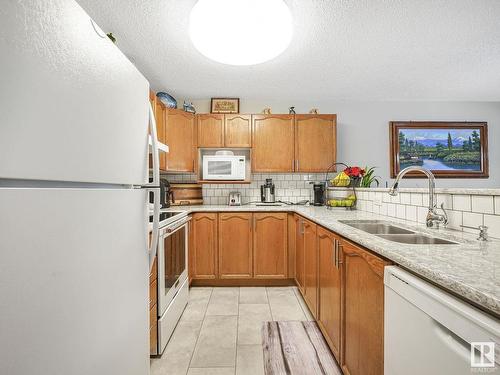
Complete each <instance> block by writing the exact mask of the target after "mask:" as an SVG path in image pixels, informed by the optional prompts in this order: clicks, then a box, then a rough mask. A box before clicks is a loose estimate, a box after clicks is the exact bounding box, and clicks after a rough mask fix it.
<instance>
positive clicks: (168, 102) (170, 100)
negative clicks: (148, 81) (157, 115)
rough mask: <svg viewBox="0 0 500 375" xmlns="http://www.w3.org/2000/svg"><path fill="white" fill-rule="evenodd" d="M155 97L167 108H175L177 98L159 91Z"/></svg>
mask: <svg viewBox="0 0 500 375" xmlns="http://www.w3.org/2000/svg"><path fill="white" fill-rule="evenodd" d="M156 97H157V98H158V99H160V101H161V102H162V103H163V104H165V106H166V107H167V108H174V109H175V108H177V100H175V98H174V97H173V96H172V95H170V94H167V93H166V92H159V93H157V94H156Z"/></svg>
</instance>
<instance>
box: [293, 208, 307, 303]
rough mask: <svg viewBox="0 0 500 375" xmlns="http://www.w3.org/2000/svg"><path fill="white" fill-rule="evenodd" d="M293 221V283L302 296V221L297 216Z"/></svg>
mask: <svg viewBox="0 0 500 375" xmlns="http://www.w3.org/2000/svg"><path fill="white" fill-rule="evenodd" d="M294 220H295V282H296V283H297V286H298V288H299V290H300V291H301V292H302V294H304V285H305V283H304V231H303V230H304V227H303V223H304V219H302V218H301V217H300V216H299V215H295V216H294Z"/></svg>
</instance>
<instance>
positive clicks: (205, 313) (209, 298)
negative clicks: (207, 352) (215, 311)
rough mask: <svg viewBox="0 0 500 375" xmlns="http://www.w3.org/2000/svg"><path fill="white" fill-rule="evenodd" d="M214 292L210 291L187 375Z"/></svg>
mask: <svg viewBox="0 0 500 375" xmlns="http://www.w3.org/2000/svg"><path fill="white" fill-rule="evenodd" d="M213 292H214V288H212V289H210V297H208V302H207V307H206V308H205V312H204V313H203V319H202V320H201V326H200V330H199V332H198V335H197V337H196V342H195V343H194V347H193V351H192V352H191V356H190V358H189V364H188V368H187V370H186V375H187V373H188V372H189V369H190V368H191V362H193V356H194V352H195V350H196V346H197V345H198V340H199V339H200V335H201V330H202V328H203V324H204V323H205V317H206V316H207V310H208V304H209V303H210V300H211V299H212V294H213Z"/></svg>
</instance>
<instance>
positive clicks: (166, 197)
mask: <svg viewBox="0 0 500 375" xmlns="http://www.w3.org/2000/svg"><path fill="white" fill-rule="evenodd" d="M153 199H154V195H153V192H150V193H149V203H153ZM170 203H175V200H174V192H173V191H172V189H171V188H170V182H168V181H167V179H166V178H162V177H161V178H160V208H169V207H170Z"/></svg>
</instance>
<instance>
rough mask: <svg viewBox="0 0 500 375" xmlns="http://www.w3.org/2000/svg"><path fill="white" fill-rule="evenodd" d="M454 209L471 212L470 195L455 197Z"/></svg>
mask: <svg viewBox="0 0 500 375" xmlns="http://www.w3.org/2000/svg"><path fill="white" fill-rule="evenodd" d="M453 209H454V210H459V211H470V210H471V196H470V195H453Z"/></svg>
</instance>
